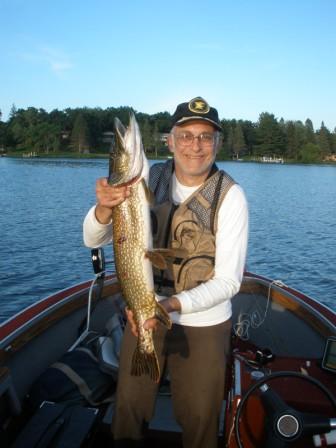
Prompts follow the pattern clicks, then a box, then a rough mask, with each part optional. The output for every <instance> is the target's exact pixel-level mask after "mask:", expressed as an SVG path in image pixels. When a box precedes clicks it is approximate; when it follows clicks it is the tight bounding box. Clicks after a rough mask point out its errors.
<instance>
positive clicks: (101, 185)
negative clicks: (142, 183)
mask: <svg viewBox="0 0 336 448" xmlns="http://www.w3.org/2000/svg"><path fill="white" fill-rule="evenodd" d="M130 194H131V189H130V186H122V187H113V186H111V185H109V184H108V182H107V178H106V177H102V178H100V179H98V180H97V182H96V198H97V206H96V212H95V213H96V218H97V220H98V221H99V222H100V223H101V224H108V223H109V222H110V221H111V218H112V209H113V207H115V206H116V205H119V204H121V203H122V202H123V201H124V200H125V199H126V198H127V197H128V196H129V195H130Z"/></svg>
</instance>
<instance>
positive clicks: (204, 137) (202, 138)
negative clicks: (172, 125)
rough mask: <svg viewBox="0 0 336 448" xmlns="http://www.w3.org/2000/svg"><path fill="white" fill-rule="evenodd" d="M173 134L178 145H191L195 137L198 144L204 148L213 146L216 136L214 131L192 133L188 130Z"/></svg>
mask: <svg viewBox="0 0 336 448" xmlns="http://www.w3.org/2000/svg"><path fill="white" fill-rule="evenodd" d="M173 135H174V138H175V139H176V141H177V143H178V144H179V145H180V146H191V145H192V144H193V143H194V139H195V138H196V139H197V140H198V143H199V145H200V146H201V147H204V148H208V147H210V146H213V145H214V143H215V140H216V136H217V134H216V132H202V134H199V135H194V134H192V133H191V132H188V131H185V132H178V133H176V134H173Z"/></svg>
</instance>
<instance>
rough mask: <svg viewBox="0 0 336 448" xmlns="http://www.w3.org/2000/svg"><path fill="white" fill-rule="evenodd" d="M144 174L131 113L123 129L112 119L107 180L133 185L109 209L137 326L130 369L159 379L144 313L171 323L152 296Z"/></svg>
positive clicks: (123, 287) (119, 263) (125, 288)
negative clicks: (112, 148) (111, 145)
mask: <svg viewBox="0 0 336 448" xmlns="http://www.w3.org/2000/svg"><path fill="white" fill-rule="evenodd" d="M148 174H149V168H148V162H147V159H146V157H145V154H144V151H143V147H142V142H141V135H140V130H139V126H138V123H137V122H136V120H135V117H134V115H133V114H132V115H131V117H130V123H129V126H128V127H127V129H126V128H125V127H124V126H123V125H122V123H121V122H120V120H119V119H115V145H114V150H113V152H112V153H111V156H110V166H109V184H110V185H113V186H122V185H129V186H130V190H131V194H130V196H129V197H128V198H126V199H125V201H123V202H122V203H121V204H120V205H118V206H116V207H114V208H113V211H112V213H113V214H112V226H113V248H114V259H115V265H116V271H117V276H118V280H119V282H120V285H121V290H122V294H123V297H124V300H125V302H126V304H127V306H128V308H129V309H130V310H132V312H133V316H134V319H135V322H136V325H137V331H138V340H137V347H136V349H135V352H134V354H133V359H132V370H131V374H133V375H141V374H143V373H146V374H149V375H150V377H151V378H152V379H153V380H154V381H156V382H158V381H159V378H160V369H159V365H158V360H157V356H156V353H155V348H154V343H153V334H152V330H145V329H144V328H143V324H144V322H145V321H146V320H147V319H148V318H151V317H154V316H157V317H158V318H159V319H160V320H161V321H162V322H164V323H165V325H167V327H168V328H170V327H171V320H170V318H169V315H168V313H167V312H166V311H165V309H164V308H163V307H162V306H161V305H160V304H159V303H158V302H157V301H156V298H155V293H154V283H153V272H152V264H151V261H150V260H149V258H148V257H147V254H149V253H150V252H151V251H152V233H151V223H150V204H149V201H150V192H149V188H148Z"/></svg>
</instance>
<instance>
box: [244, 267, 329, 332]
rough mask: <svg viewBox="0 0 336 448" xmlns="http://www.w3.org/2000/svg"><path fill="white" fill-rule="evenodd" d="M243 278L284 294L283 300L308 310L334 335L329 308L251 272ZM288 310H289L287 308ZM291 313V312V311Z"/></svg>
mask: <svg viewBox="0 0 336 448" xmlns="http://www.w3.org/2000/svg"><path fill="white" fill-rule="evenodd" d="M244 277H245V278H246V279H251V280H259V281H260V284H261V285H263V286H266V287H268V288H269V287H270V285H271V288H272V289H273V290H275V291H277V292H279V293H284V294H283V295H284V298H288V299H290V300H292V301H293V302H296V303H298V304H299V305H301V306H302V307H303V308H306V309H308V310H309V311H311V314H312V315H315V316H316V317H318V318H319V320H320V321H322V322H325V323H326V324H327V326H328V327H331V328H332V329H333V330H334V333H335V334H336V312H335V311H333V310H332V309H331V308H329V307H328V306H326V305H325V304H323V303H321V302H318V301H317V300H316V299H314V298H312V297H310V296H308V295H306V294H304V293H303V292H301V291H298V290H297V289H294V288H291V287H290V286H287V285H285V284H282V285H280V284H277V283H274V282H276V281H277V280H270V279H269V278H267V277H263V276H261V275H258V274H254V273H251V272H246V273H245V274H244ZM271 299H274V300H275V301H276V300H277V298H276V297H272V294H271ZM288 309H289V308H288ZM292 311H293V310H292Z"/></svg>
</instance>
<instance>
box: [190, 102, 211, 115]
mask: <svg viewBox="0 0 336 448" xmlns="http://www.w3.org/2000/svg"><path fill="white" fill-rule="evenodd" d="M188 107H189V110H190V111H191V112H194V113H195V114H207V113H208V112H209V111H210V107H209V104H208V103H207V102H206V101H204V100H203V98H194V99H193V100H191V101H190V103H189V104H188Z"/></svg>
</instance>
